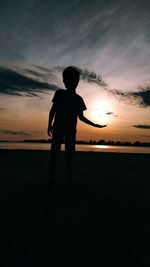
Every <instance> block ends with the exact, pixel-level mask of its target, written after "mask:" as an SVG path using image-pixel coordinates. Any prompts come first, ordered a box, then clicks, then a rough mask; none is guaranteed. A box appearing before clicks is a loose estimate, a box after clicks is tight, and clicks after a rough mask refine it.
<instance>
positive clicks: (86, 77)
mask: <svg viewBox="0 0 150 267" xmlns="http://www.w3.org/2000/svg"><path fill="white" fill-rule="evenodd" d="M77 69H78V70H79V72H80V75H81V79H82V80H83V81H86V82H88V83H95V84H97V85H99V86H107V84H106V83H105V82H104V81H103V80H102V77H101V76H100V75H97V74H96V73H95V72H93V71H92V72H91V71H88V70H87V69H80V68H77Z"/></svg>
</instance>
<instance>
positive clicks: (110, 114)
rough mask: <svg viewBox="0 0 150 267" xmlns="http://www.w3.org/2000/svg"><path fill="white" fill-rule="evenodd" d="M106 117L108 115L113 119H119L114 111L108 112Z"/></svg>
mask: <svg viewBox="0 0 150 267" xmlns="http://www.w3.org/2000/svg"><path fill="white" fill-rule="evenodd" d="M106 115H108V116H113V117H118V115H117V114H115V113H114V112H112V111H108V112H106Z"/></svg>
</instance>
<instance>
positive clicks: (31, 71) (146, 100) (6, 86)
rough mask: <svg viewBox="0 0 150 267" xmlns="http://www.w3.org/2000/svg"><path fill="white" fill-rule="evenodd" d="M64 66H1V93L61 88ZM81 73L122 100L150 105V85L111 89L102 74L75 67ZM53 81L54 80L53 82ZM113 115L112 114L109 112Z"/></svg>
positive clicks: (46, 90)
mask: <svg viewBox="0 0 150 267" xmlns="http://www.w3.org/2000/svg"><path fill="white" fill-rule="evenodd" d="M64 68H65V67H64V66H58V67H53V68H50V69H47V68H44V67H41V66H35V65H34V66H33V67H32V66H31V67H29V66H28V68H25V69H23V68H14V69H13V68H9V67H8V68H6V67H2V66H1V67H0V93H3V94H10V95H17V96H23V95H26V96H37V95H38V94H39V93H48V92H50V91H56V90H58V89H61V88H60V87H59V86H58V78H57V74H56V73H55V72H56V71H57V72H59V73H60V72H62V71H63V70H64ZM75 68H77V69H78V70H79V72H80V74H81V79H82V80H83V81H84V82H87V83H90V84H92V83H93V84H96V85H97V86H98V87H100V88H101V89H103V90H105V91H107V92H108V93H109V94H111V95H114V96H116V97H119V99H120V100H123V101H128V102H129V103H130V104H136V105H139V106H141V107H149V106H150V86H147V87H145V88H144V87H143V88H142V87H141V88H139V89H138V90H135V91H130V90H129V91H121V90H118V89H111V87H110V86H109V85H107V83H106V82H105V81H104V80H103V79H102V77H101V75H98V74H97V73H95V72H93V71H89V70H87V69H81V68H79V67H75ZM51 81H53V82H51ZM107 115H111V114H107Z"/></svg>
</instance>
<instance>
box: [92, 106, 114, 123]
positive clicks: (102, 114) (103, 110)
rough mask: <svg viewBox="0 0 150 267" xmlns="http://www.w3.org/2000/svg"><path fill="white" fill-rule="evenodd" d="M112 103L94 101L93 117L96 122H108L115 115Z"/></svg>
mask: <svg viewBox="0 0 150 267" xmlns="http://www.w3.org/2000/svg"><path fill="white" fill-rule="evenodd" d="M113 116H114V115H113V112H112V104H111V103H110V102H108V101H99V102H94V103H93V105H92V108H91V118H92V119H93V120H94V121H95V123H99V124H107V123H108V122H109V121H110V120H112V117H113Z"/></svg>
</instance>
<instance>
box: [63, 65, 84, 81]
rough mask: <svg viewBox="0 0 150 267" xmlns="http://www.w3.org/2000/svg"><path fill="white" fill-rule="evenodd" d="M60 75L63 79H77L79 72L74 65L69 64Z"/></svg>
mask: <svg viewBox="0 0 150 267" xmlns="http://www.w3.org/2000/svg"><path fill="white" fill-rule="evenodd" d="M62 76H63V78H64V79H68V78H72V79H76V80H78V81H79V79H80V72H79V71H78V69H77V68H76V67H74V66H69V67H67V68H66V69H64V71H63V73H62Z"/></svg>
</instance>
